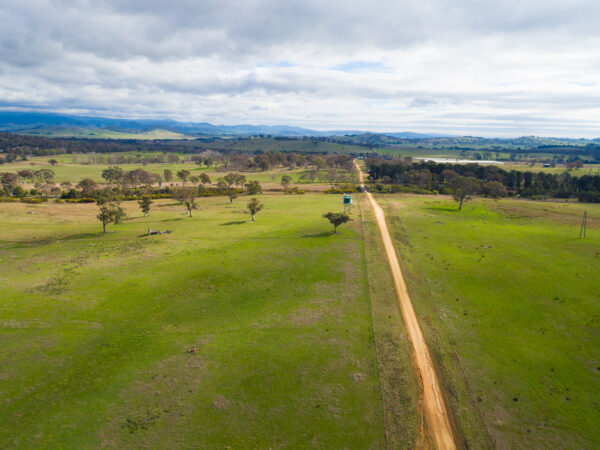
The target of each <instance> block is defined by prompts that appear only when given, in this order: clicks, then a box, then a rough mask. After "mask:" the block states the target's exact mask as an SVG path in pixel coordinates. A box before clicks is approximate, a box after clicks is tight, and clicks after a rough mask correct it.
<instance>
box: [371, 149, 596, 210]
mask: <svg viewBox="0 0 600 450" xmlns="http://www.w3.org/2000/svg"><path fill="white" fill-rule="evenodd" d="M366 163H367V168H368V172H369V177H370V179H371V180H372V181H374V182H375V183H378V184H376V186H375V189H376V190H378V191H380V192H401V191H405V190H407V189H408V190H416V191H420V192H439V193H443V194H451V193H452V192H453V189H454V188H455V186H456V185H457V184H458V183H460V182H463V183H464V182H467V183H468V184H470V186H472V188H471V189H472V190H473V194H481V195H485V196H490V197H503V196H519V197H527V198H534V199H535V198H545V197H555V198H574V197H576V198H578V200H579V201H581V202H592V203H600V176H598V175H583V176H580V177H577V176H571V175H570V174H569V173H568V172H564V173H561V174H551V173H544V172H523V171H518V170H511V171H506V170H503V169H502V168H500V167H497V166H487V165H479V164H448V163H435V162H432V161H422V162H413V161H412V160H411V159H405V160H394V161H386V160H383V159H378V158H377V159H368V160H367V161H366Z"/></svg>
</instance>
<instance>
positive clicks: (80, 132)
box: [19, 127, 193, 140]
mask: <svg viewBox="0 0 600 450" xmlns="http://www.w3.org/2000/svg"><path fill="white" fill-rule="evenodd" d="M19 134H22V135H26V136H43V137H48V138H80V139H143V140H154V139H193V138H192V137H190V136H187V135H185V134H183V133H177V132H174V131H169V130H163V129H160V128H157V129H154V130H148V131H142V132H139V133H132V132H126V131H116V130H111V129H107V128H81V127H72V128H61V127H56V128H48V129H41V130H24V131H21V132H20V133H19Z"/></svg>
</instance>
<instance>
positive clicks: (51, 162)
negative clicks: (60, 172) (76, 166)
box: [48, 158, 58, 166]
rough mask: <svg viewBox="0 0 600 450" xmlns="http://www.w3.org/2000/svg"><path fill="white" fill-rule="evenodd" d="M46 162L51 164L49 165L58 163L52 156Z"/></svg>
mask: <svg viewBox="0 0 600 450" xmlns="http://www.w3.org/2000/svg"><path fill="white" fill-rule="evenodd" d="M48 162H49V163H50V165H51V166H55V165H57V164H58V161H57V160H55V159H54V158H52V159H49V160H48Z"/></svg>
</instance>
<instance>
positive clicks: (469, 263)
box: [378, 195, 600, 448]
mask: <svg viewBox="0 0 600 450" xmlns="http://www.w3.org/2000/svg"><path fill="white" fill-rule="evenodd" d="M378 201H380V202H381V204H382V206H383V207H384V208H385V210H386V214H387V216H388V222H389V223H390V225H391V229H392V230H393V233H394V238H395V241H396V244H397V247H398V250H399V253H400V255H401V257H402V264H403V266H404V268H403V270H404V271H405V277H406V279H407V283H408V287H409V290H410V292H411V296H412V299H413V303H414V306H415V310H416V312H417V315H418V317H419V320H420V322H421V326H422V328H423V332H424V334H425V337H426V339H427V342H428V343H429V346H430V350H431V352H432V355H433V357H434V359H435V360H436V363H437V366H438V368H439V370H440V372H441V375H442V376H441V378H442V381H443V383H444V385H445V389H446V392H447V395H448V398H449V402H450V405H451V409H452V410H453V412H454V416H455V417H454V419H455V422H456V426H457V429H458V431H459V433H458V434H459V437H460V441H461V444H464V445H465V446H468V447H470V448H485V447H496V448H524V447H527V448H594V447H595V446H596V445H597V443H598V442H600V427H599V426H598V424H600V401H599V400H598V391H599V390H600V303H599V300H600V294H599V292H598V287H599V285H598V274H599V273H600V206H598V205H589V204H587V205H586V204H575V203H569V204H567V203H551V202H530V201H519V200H501V201H497V202H496V201H492V200H484V199H477V200H473V201H472V202H470V203H467V204H466V206H465V208H464V209H463V211H458V210H457V207H456V203H454V202H453V201H451V200H449V199H447V198H444V197H431V196H409V195H394V196H379V197H378ZM584 210H587V211H588V217H589V220H588V232H587V239H578V235H579V225H580V223H581V218H582V215H583V211H584Z"/></svg>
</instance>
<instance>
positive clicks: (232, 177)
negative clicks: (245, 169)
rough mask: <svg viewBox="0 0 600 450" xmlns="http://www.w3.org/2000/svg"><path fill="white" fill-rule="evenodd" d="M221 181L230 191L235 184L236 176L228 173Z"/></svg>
mask: <svg viewBox="0 0 600 450" xmlns="http://www.w3.org/2000/svg"><path fill="white" fill-rule="evenodd" d="M223 179H224V180H225V182H226V183H227V185H228V186H229V188H230V189H231V187H232V186H233V185H234V184H235V182H236V180H237V175H236V174H235V173H228V174H227V175H225V176H224V177H223Z"/></svg>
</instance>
